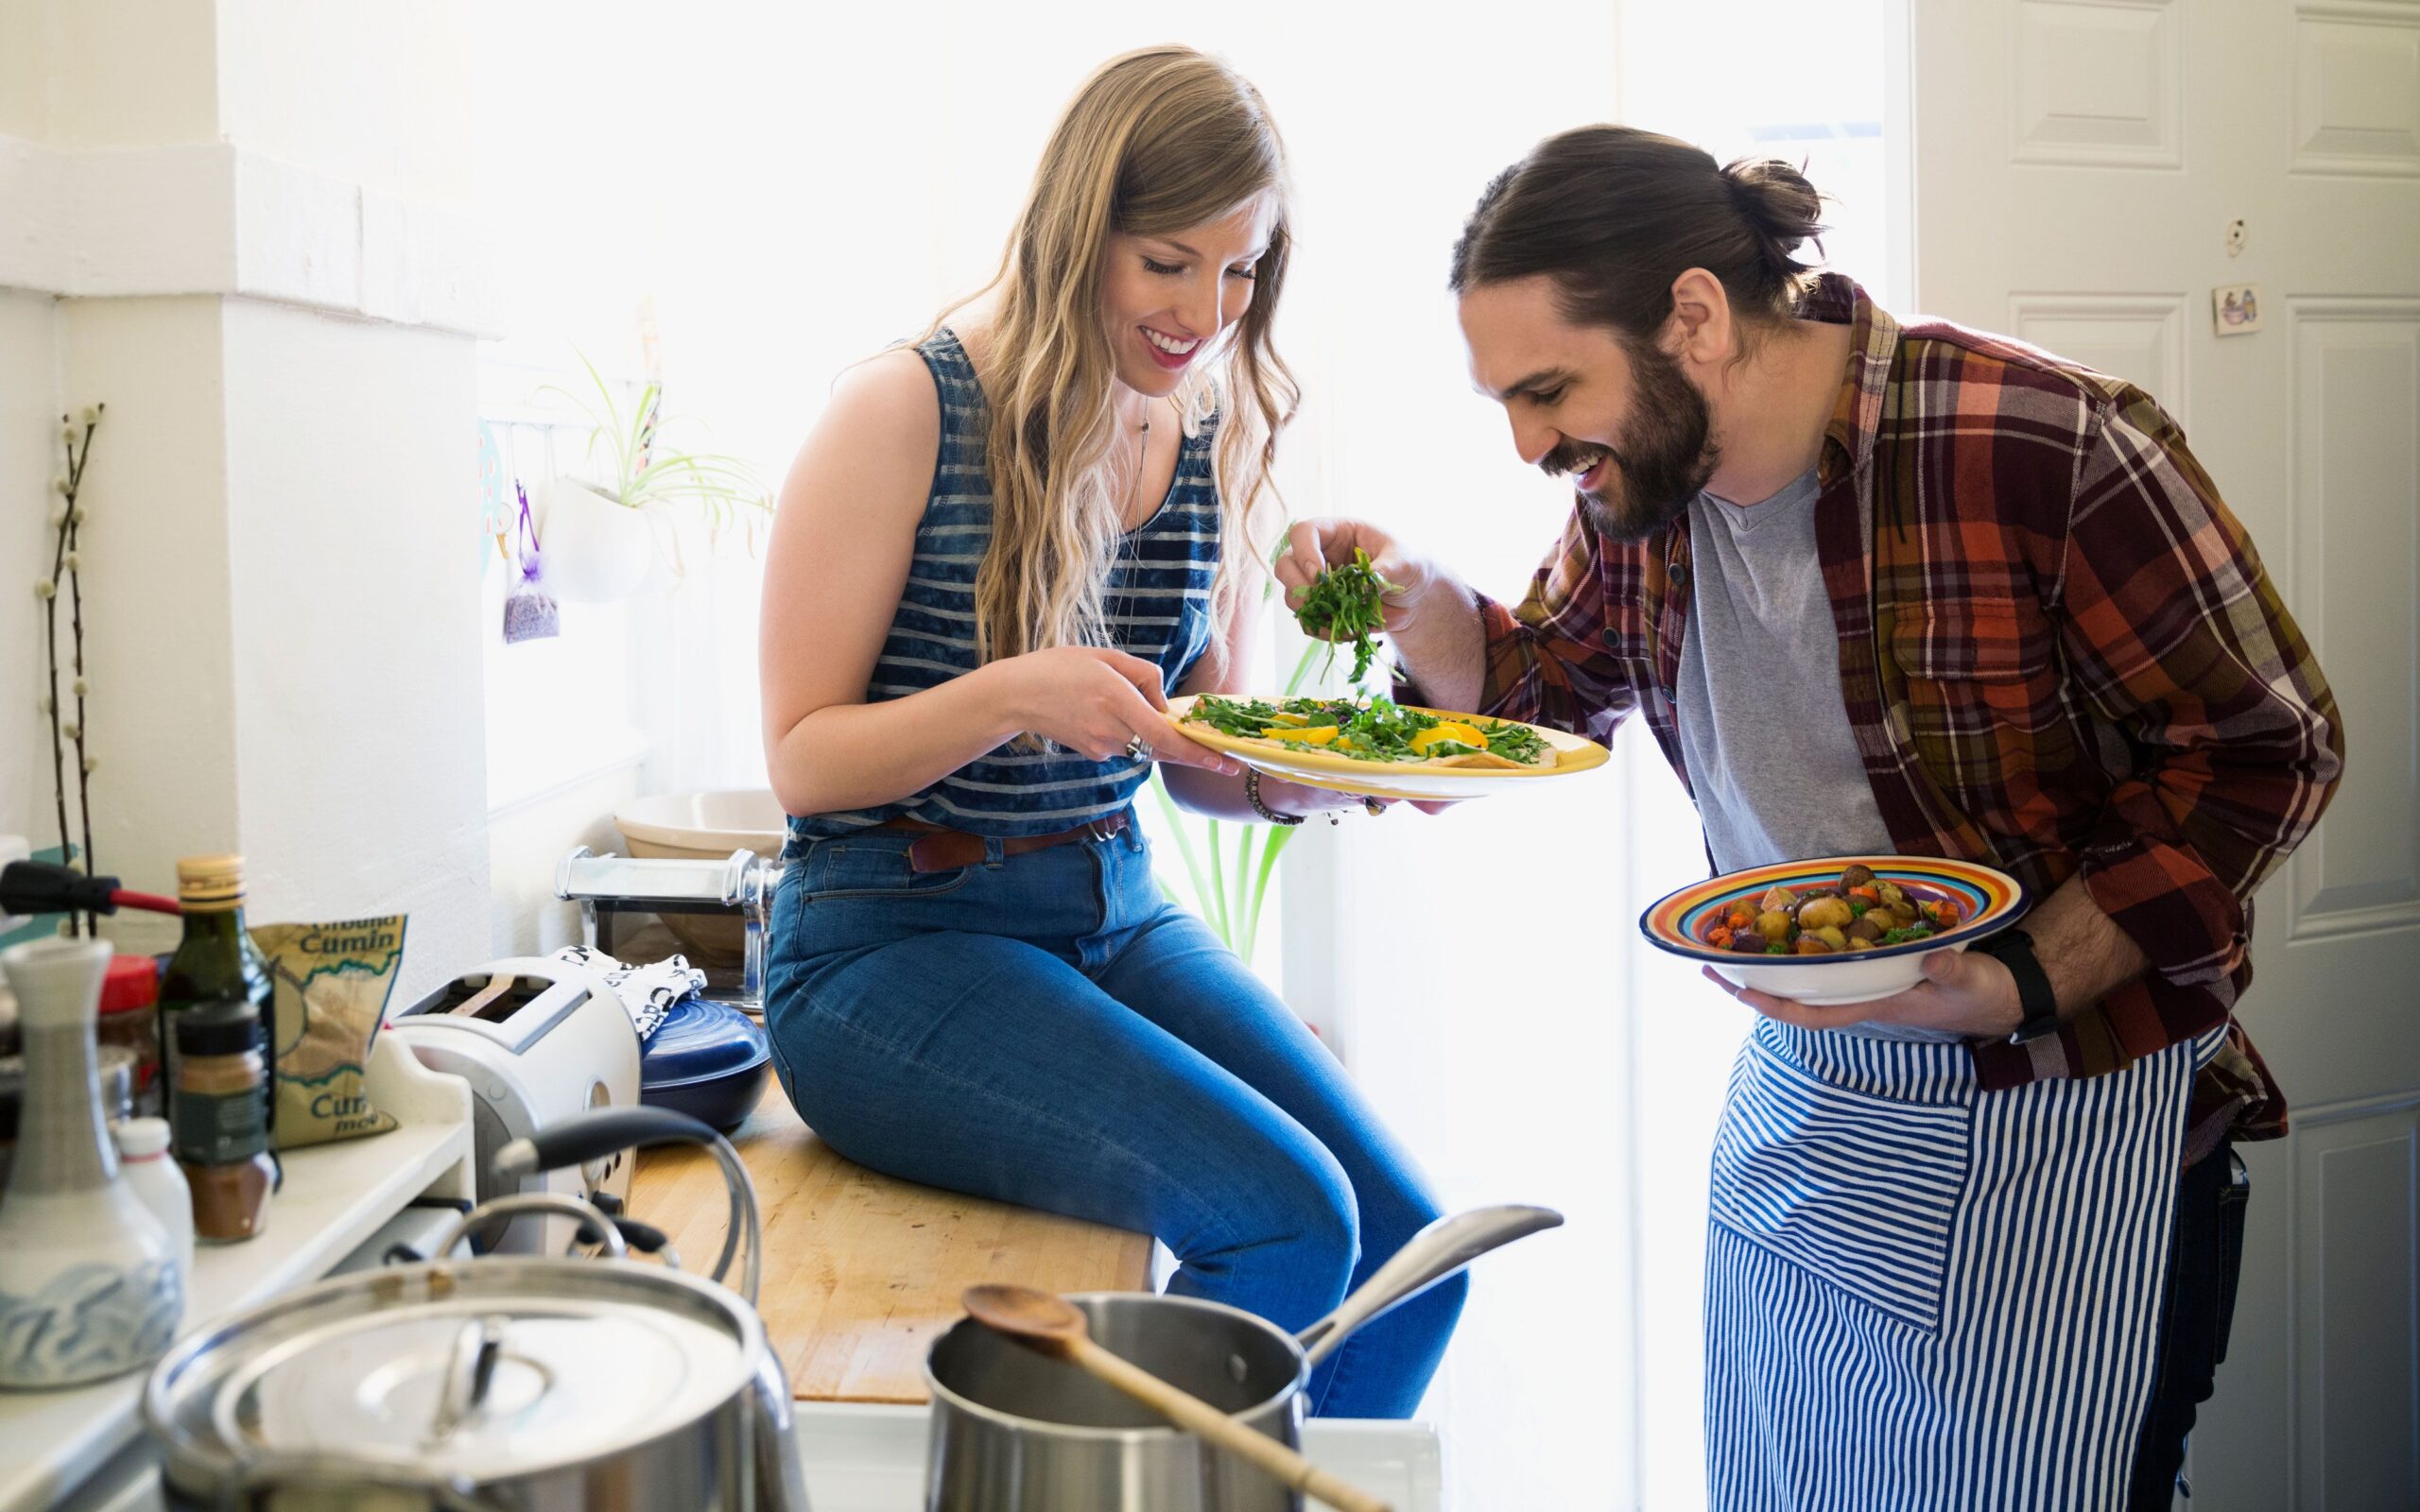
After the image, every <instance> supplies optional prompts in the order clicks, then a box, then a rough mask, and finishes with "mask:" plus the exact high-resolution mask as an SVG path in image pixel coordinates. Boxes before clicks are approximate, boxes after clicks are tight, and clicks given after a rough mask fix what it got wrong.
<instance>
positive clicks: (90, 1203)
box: [0, 939, 184, 1389]
mask: <svg viewBox="0 0 2420 1512" xmlns="http://www.w3.org/2000/svg"><path fill="white" fill-rule="evenodd" d="M109 960H110V948H109V947H108V946H107V945H105V944H103V943H101V942H100V941H98V940H90V939H38V940H30V941H28V942H26V944H23V945H17V946H12V947H11V948H9V950H7V951H5V952H0V971H5V972H6V973H7V976H8V980H9V988H10V990H12V991H13V992H15V993H16V996H17V1013H18V1018H19V1021H20V1023H21V1026H22V1029H23V1032H24V1040H25V1059H26V1093H25V1104H24V1108H23V1110H22V1112H21V1113H20V1115H19V1119H18V1128H17V1149H16V1156H15V1159H14V1160H13V1161H12V1162H11V1163H10V1165H9V1200H8V1201H7V1203H5V1204H0V1387H14V1388H34V1389H47V1388H50V1387H56V1386H73V1385H80V1384H82V1383H85V1382H89V1381H99V1380H103V1379H105V1378H107V1377H110V1376H114V1375H120V1374H123V1373H124V1372H126V1371H129V1370H133V1369H138V1368H140V1367H141V1366H146V1365H148V1364H149V1363H151V1362H152V1361H153V1360H155V1359H157V1358H159V1356H160V1355H161V1354H162V1353H163V1352H164V1351H165V1350H166V1349H167V1347H168V1341H169V1340H170V1339H171V1338H172V1337H173V1336H174V1335H175V1333H176V1329H177V1321H178V1319H179V1318H180V1317H181V1316H182V1314H183V1312H184V1275H183V1273H182V1271H180V1269H179V1268H178V1263H177V1251H176V1246H174V1245H173V1244H171V1243H170V1241H169V1239H168V1235H167V1231H166V1230H165V1229H162V1228H161V1227H160V1220H159V1219H157V1218H154V1217H153V1216H151V1210H150V1209H149V1208H148V1207H147V1206H145V1204H144V1201H143V1199H142V1198H141V1197H139V1196H137V1195H135V1194H134V1190H133V1188H131V1187H130V1186H128V1185H127V1183H126V1182H124V1181H123V1180H120V1179H119V1177H118V1166H117V1147H116V1145H115V1143H113V1142H112V1140H111V1138H110V1134H109V1125H108V1124H107V1122H106V1121H105V1119H104V1116H103V1113H102V1108H101V1082H100V1074H99V1068H98V1057H97V1055H96V1047H95V1043H94V1038H93V1035H94V1025H95V1021H96V1019H97V1017H98V1013H99V1008H100V1001H101V973H102V972H103V971H105V970H106V969H107V968H108V966H109Z"/></svg>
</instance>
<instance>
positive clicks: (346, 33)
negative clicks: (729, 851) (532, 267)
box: [0, 0, 487, 991]
mask: <svg viewBox="0 0 2420 1512" xmlns="http://www.w3.org/2000/svg"><path fill="white" fill-rule="evenodd" d="M467 13H468V8H467V7H466V6H465V5H463V4H460V3H458V0H434V3H430V4H426V5H420V6H415V7H413V8H411V9H410V12H409V19H408V21H406V20H405V19H403V13H402V12H395V13H393V14H392V15H389V14H386V13H384V12H373V9H372V8H357V7H353V8H347V7H317V6H308V5H303V4H300V3H297V0H211V3H180V4H176V5H167V6H160V5H152V4H147V3H143V0H17V3H16V4H13V5H10V6H9V7H7V8H6V9H0V55H5V56H6V58H7V61H6V63H5V64H0V91H5V92H6V95H7V97H6V99H5V101H0V167H4V168H5V169H6V170H7V171H5V172H0V224H6V225H7V226H8V227H9V237H8V238H7V240H6V242H5V244H0V281H8V280H13V281H14V282H16V283H18V284H20V285H22V286H25V287H26V288H27V289H28V290H29V293H28V295H27V296H26V298H30V299H32V300H34V301H37V305H35V306H27V305H26V304H24V303H23V301H22V300H21V299H20V298H19V297H16V296H8V297H7V299H8V304H9V307H8V310H7V312H6V316H5V318H6V319H7V320H8V321H9V324H10V326H11V327H12V328H14V327H17V326H21V325H24V324H25V323H26V321H27V320H28V319H29V318H30V317H29V316H28V315H26V310H28V309H32V308H37V307H38V308H41V309H49V308H51V307H52V306H53V305H54V304H55V309H56V313H55V316H53V317H52V318H51V320H50V329H51V330H53V331H54V332H55V333H56V343H55V347H54V348H53V349H52V350H51V352H50V353H49V355H47V356H44V355H43V354H42V352H43V349H42V347H41V345H40V344H39V343H34V344H30V345H27V346H24V347H19V346H18V345H17V344H16V343H14V342H10V343H9V352H8V353H7V354H6V356H4V357H0V380H9V381H13V380H15V379H17V378H18V377H19V376H20V373H19V368H20V366H21V364H32V365H35V366H43V367H47V368H48V369H50V371H51V372H52V374H53V375H54V376H53V377H52V379H51V380H50V386H49V387H50V388H51V390H52V392H51V393H50V394H48V395H46V396H45V398H44V401H43V409H44V411H45V412H47V413H48V414H50V415H53V416H55V414H56V411H57V407H64V408H68V409H71V410H78V411H80V409H81V408H82V406H83V405H84V404H90V403H95V402H106V403H107V404H109V414H108V419H107V421H105V422H104V425H103V429H102V433H101V436H100V438H99V441H98V445H97V449H96V453H95V461H94V464H93V469H92V472H90V473H89V474H88V477H87V486H88V493H87V500H86V506H87V508H88V509H89V511H90V524H88V526H87V529H86V535H85V540H84V547H83V549H84V555H85V556H86V558H87V563H88V565H87V572H86V580H87V589H88V593H87V604H86V620H87V627H88V631H89V635H90V649H91V653H92V655H91V662H90V666H91V672H90V676H91V681H92V685H93V698H92V711H91V712H92V717H91V724H92V727H93V739H94V744H95V753H96V755H97V757H98V760H99V769H98V771H97V772H96V774H95V788H94V819H95V853H96V855H97V858H98V861H99V864H100V867H101V868H102V869H103V870H106V871H116V872H120V873H122V874H124V875H126V876H127V877H128V878H129V880H130V881H132V882H135V883H137V884H139V885H147V886H151V887H155V888H157V887H165V886H167V885H171V870H170V868H171V867H172V864H173V862H174V860H175V858H176V857H177V856H179V855H181V854H189V853H192V852H195V851H218V850H227V849H240V850H246V851H249V852H250V853H251V881H252V900H251V902H252V908H253V912H254V917H256V918H260V919H279V918H311V917H322V918H324V917H330V916H332V915H333V916H337V917H341V916H345V915H353V914H359V913H364V912H371V911H376V910H380V909H389V908H391V909H399V910H404V911H408V912H410V913H411V914H412V915H413V931H412V947H413V949H412V954H410V956H409V957H407V959H406V967H405V972H406V982H405V983H404V984H403V989H404V990H406V991H408V990H410V989H411V988H412V987H413V986H414V985H415V984H416V982H417V981H418V980H420V979H422V978H423V977H424V976H426V975H431V974H435V973H436V972H438V971H441V970H444V969H446V968H451V967H457V966H458V965H459V964H460V960H459V958H460V957H461V956H464V955H469V954H474V953H476V954H484V950H485V943H486V940H485V936H486V933H487V918H486V906H485V900H486V887H487V866H486V854H485V851H486V844H485V829H486V818H485V802H484V792H483V785H484V775H483V762H482V760H481V753H482V750H483V747H484V742H483V740H482V738H481V734H480V728H479V727H480V718H481V701H480V697H479V681H480V679H479V678H478V674H477V659H476V645H475V639H474V638H473V635H472V633H471V630H470V626H471V625H472V624H473V623H474V621H473V616H474V614H475V603H476V594H477V581H476V577H475V573H473V572H463V573H459V574H450V575H449V574H448V573H446V572H444V571H443V570H442V567H441V563H440V562H438V561H437V560H436V554H437V553H438V552H439V551H440V550H441V543H442V541H443V534H442V528H441V524H440V522H439V521H438V518H437V517H438V514H439V513H440V512H441V511H444V510H447V509H449V508H451V507H453V506H452V505H451V504H450V503H449V501H450V500H451V499H453V498H455V497H458V481H457V480H458V478H459V477H460V476H461V475H463V474H465V473H467V472H469V440H468V438H469V436H470V434H471V431H472V425H473V421H474V419H475V387H474V369H473V366H472V357H473V345H472V338H471V335H470V332H471V331H472V330H473V329H474V328H475V321H476V312H475V303H476V297H477V289H476V279H475V270H474V268H473V267H472V266H471V262H470V259H468V258H467V257H466V256H465V244H464V240H463V238H462V237H461V236H460V235H459V234H458V233H459V232H460V230H461V229H462V224H463V223H462V222H461V220H460V218H459V216H458V214H457V212H458V210H459V209H460V207H462V206H464V205H467V204H468V202H469V199H470V193H469V182H470V180H469V164H468V162H467V158H466V154H465V151H464V149H463V147H462V146H461V143H462V139H463V137H464V135H465V134H466V133H464V132H463V131H462V130H461V129H459V128H458V127H457V128H454V129H452V134H450V135H449V128H448V127H447V125H446V124H445V123H444V122H441V121H439V122H430V121H423V119H421V115H422V112H423V111H424V110H427V109H430V108H436V109H440V110H441V111H442V112H445V113H447V114H449V115H451V116H454V117H459V116H460V114H461V113H462V112H461V109H460V106H461V97H462V94H463V91H464V88H465V85H464V83H463V77H464V66H465V65H464V62H463V58H462V55H463V51H464V49H463V47H462V45H461V44H460V43H459V40H458V39H459V37H460V36H461V34H462V31H463V29H464V26H463V23H464V19H465V17H466V15H467ZM449 37H450V38H452V39H454V40H453V41H449V40H448V39H449ZM51 297H56V299H55V300H54V299H53V298H51ZM11 334H13V330H12V333H11ZM21 352H23V353H26V355H21V354H20V353H21ZM14 402H15V400H14V394H13V393H12V396H11V399H10V401H9V403H11V404H14ZM52 422H53V423H55V421H52ZM449 438H455V439H449ZM26 444H27V441H26V438H25V437H24V436H23V435H21V434H17V433H11V434H10V435H9V437H8V438H7V439H6V440H0V457H5V458H8V459H9V460H8V463H7V467H6V470H5V471H0V486H5V487H6V488H7V489H8V490H9V498H8V500H7V501H6V503H5V504H0V520H6V521H7V522H8V524H7V525H6V526H5V527H0V528H7V529H9V530H11V531H13V530H14V529H15V528H16V524H17V515H16V511H18V510H20V509H23V508H25V507H29V503H30V507H38V508H43V509H44V510H45V513H46V506H43V504H42V503H41V500H42V498H43V496H44V494H45V490H44V488H43V485H45V484H46V480H47V476H48V471H49V470H48V466H47V464H46V463H44V464H43V465H42V466H40V467H38V468H37V470H36V471H37V474H38V475H37V476H36V477H35V478H33V479H32V480H30V481H32V482H33V484H34V485H35V487H34V489H33V490H32V492H30V493H27V492H25V491H20V484H21V483H22V482H25V481H26V479H24V478H23V477H22V476H21V465H20V464H18V463H17V462H16V461H15V460H14V458H15V456H16V455H18V450H19V448H21V447H24V446H25V445H26ZM12 539H13V538H12ZM461 559H462V560H464V561H466V562H467V561H470V560H471V558H468V554H467V553H465V554H464V556H463V558H461ZM9 597H10V598H11V600H12V601H13V600H14V598H15V597H16V595H15V594H14V593H11V594H10V595H9ZM25 597H26V599H27V600H30V599H31V597H32V595H31V593H29V592H28V593H26V595H25ZM20 612H21V611H19V610H15V609H13V608H12V609H11V610H7V611H6V613H7V616H8V627H7V628H6V629H5V630H0V676H5V675H11V674H13V673H15V672H16V671H17V670H18V669H19V667H21V666H22V657H21V656H20V655H19V654H18V653H17V651H16V649H15V645H16V637H17V635H18V634H19V633H20V625H21V622H20V620H19V617H18V616H19V614H20ZM11 682H12V685H17V684H15V682H14V679H13V677H12V679H11ZM7 697H8V707H9V713H8V715H7V716H6V722H5V724H0V730H6V731H7V733H6V735H5V737H0V739H5V742H6V745H5V747H0V748H5V753H6V756H7V758H8V768H9V772H8V777H7V780H6V787H5V789H0V798H9V796H10V795H15V794H18V793H21V792H22V791H23V789H24V787H25V784H26V779H25V776H24V773H23V768H22V767H21V766H20V764H19V761H18V758H19V756H20V754H21V751H23V750H24V749H25V748H26V747H25V744H24V743H25V741H26V736H25V733H24V731H25V730H26V729H27V728H28V727H29V726H32V725H33V724H34V722H35V720H36V719H37V718H38V717H39V716H38V715H37V714H36V712H35V709H34V705H33V702H32V699H31V697H30V696H23V695H21V694H20V693H13V692H12V693H9V694H8V695H7ZM449 734H450V735H451V737H452V738H451V739H450V740H448V739H446V738H445V737H446V736H447V735H449ZM37 778H38V783H37V785H38V786H40V787H43V788H46V785H47V763H46V761H44V762H43V763H41V764H40V766H39V767H38V770H37ZM10 800H11V801H12V803H13V805H14V806H18V807H22V802H23V800H22V799H10ZM8 817H10V816H8V815H0V823H6V822H7V819H8ZM119 934H120V937H121V939H122V940H124V941H125V942H126V943H127V944H129V945H130V946H132V947H135V948H143V947H147V946H151V945H155V944H157V943H158V939H157V932H156V930H146V929H144V928H142V927H141V926H140V921H135V922H129V921H124V920H122V921H121V922H120V925H119Z"/></svg>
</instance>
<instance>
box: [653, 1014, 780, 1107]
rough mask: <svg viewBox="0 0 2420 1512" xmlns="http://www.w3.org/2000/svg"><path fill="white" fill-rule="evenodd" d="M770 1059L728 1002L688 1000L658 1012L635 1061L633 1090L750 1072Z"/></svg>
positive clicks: (760, 1032)
mask: <svg viewBox="0 0 2420 1512" xmlns="http://www.w3.org/2000/svg"><path fill="white" fill-rule="evenodd" d="M771 1054H772V1051H771V1049H770V1048H769V1046H768V1045H767V1043H766V1040H765V1031H764V1029H763V1028H761V1027H760V1026H759V1025H758V1024H757V1023H756V1022H755V1021H754V1020H752V1019H751V1018H749V1017H748V1015H746V1014H745V1013H742V1012H740V1011H739V1010H738V1009H737V1008H735V1007H733V1006H732V1005H730V1004H728V1003H717V1002H715V1001H714V1000H713V999H711V998H703V997H698V996H694V995H693V996H690V997H685V998H683V999H681V1000H680V1001H679V1002H677V1003H675V1004H673V1005H672V1006H670V1007H669V1008H666V1010H665V1012H664V1020H663V1022H661V1023H658V1024H657V1025H656V1027H655V1033H653V1034H651V1035H649V1036H648V1040H647V1047H646V1049H645V1051H644V1052H643V1053H642V1054H641V1055H640V1057H639V1087H640V1090H641V1091H642V1092H644V1091H647V1090H648V1089H650V1088H657V1087H674V1086H679V1085H682V1084H683V1083H685V1082H693V1081H702V1080H705V1079H708V1078H710V1077H715V1076H730V1075H736V1074H740V1073H742V1072H747V1071H752V1070H753V1069H755V1067H756V1066H758V1065H759V1064H761V1063H762V1062H763V1061H764V1060H765V1059H766V1058H767V1057H769V1056H770V1055H771Z"/></svg>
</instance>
